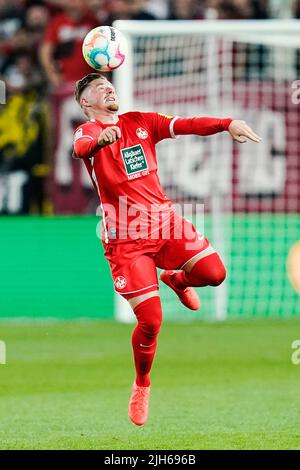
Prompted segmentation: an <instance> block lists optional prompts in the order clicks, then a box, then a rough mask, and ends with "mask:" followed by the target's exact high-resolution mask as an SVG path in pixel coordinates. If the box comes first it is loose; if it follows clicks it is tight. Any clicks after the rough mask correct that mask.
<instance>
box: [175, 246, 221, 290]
mask: <svg viewBox="0 0 300 470" xmlns="http://www.w3.org/2000/svg"><path fill="white" fill-rule="evenodd" d="M225 277H226V270H225V267H224V264H223V263H222V260H221V258H220V256H219V255H218V253H212V254H211V255H208V256H206V257H205V258H202V259H199V261H197V262H196V263H195V264H194V266H193V267H192V269H191V271H190V272H189V273H186V272H185V271H184V270H182V271H179V272H177V273H174V274H172V276H171V279H172V283H173V284H174V286H175V287H176V288H177V289H185V288H186V287H191V286H193V287H204V286H218V285H219V284H221V283H222V282H223V281H224V279H225Z"/></svg>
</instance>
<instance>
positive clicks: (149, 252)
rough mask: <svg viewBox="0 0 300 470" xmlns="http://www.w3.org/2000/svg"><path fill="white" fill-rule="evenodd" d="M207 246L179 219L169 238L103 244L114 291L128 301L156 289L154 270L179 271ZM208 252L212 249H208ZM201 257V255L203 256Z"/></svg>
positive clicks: (204, 241)
mask: <svg viewBox="0 0 300 470" xmlns="http://www.w3.org/2000/svg"><path fill="white" fill-rule="evenodd" d="M209 247H210V244H209V241H208V240H207V238H205V237H204V236H203V235H201V234H199V233H198V232H197V230H196V229H195V227H194V226H193V224H192V223H191V222H190V221H188V220H187V219H184V218H181V217H178V219H177V222H176V224H175V225H174V227H172V228H171V229H170V234H169V236H168V239H166V238H163V237H160V238H158V239H155V240H153V239H146V238H145V239H138V240H126V242H123V243H109V244H107V245H104V248H105V252H104V255H105V257H106V258H107V260H108V261H109V264H110V268H111V274H112V278H113V281H114V287H115V290H116V292H118V293H119V294H121V295H124V297H125V298H127V299H129V298H132V297H135V296H137V295H141V294H145V293H147V292H151V291H153V290H157V289H158V278H157V270H156V268H162V269H174V270H176V269H182V268H183V266H184V265H185V264H186V263H187V262H188V261H189V260H190V259H192V258H193V257H194V256H195V255H197V254H198V253H200V252H202V251H203V252H204V250H207V249H208V248H209ZM208 253H209V254H210V253H211V247H210V248H209V250H208ZM203 255H204V253H203Z"/></svg>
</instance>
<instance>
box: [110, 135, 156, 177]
mask: <svg viewBox="0 0 300 470" xmlns="http://www.w3.org/2000/svg"><path fill="white" fill-rule="evenodd" d="M121 132H122V137H121V138H120V139H119V140H118V141H117V142H116V143H114V144H112V145H109V146H107V147H106V148H105V152H103V154H102V158H101V163H102V165H103V167H105V173H106V174H107V171H108V169H109V171H110V172H111V173H113V174H114V175H115V176H117V177H118V178H117V180H118V181H119V182H120V181H126V180H134V179H136V178H139V177H141V176H146V175H147V174H149V173H150V171H155V170H156V169H157V165H156V157H155V149H154V147H153V145H152V143H151V140H150V138H149V135H148V131H147V130H146V129H143V128H139V127H137V128H136V129H134V128H133V129H130V130H128V129H127V130H126V129H121Z"/></svg>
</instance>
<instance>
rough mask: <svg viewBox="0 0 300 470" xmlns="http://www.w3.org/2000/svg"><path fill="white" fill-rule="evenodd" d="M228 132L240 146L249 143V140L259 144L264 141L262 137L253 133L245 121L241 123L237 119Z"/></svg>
mask: <svg viewBox="0 0 300 470" xmlns="http://www.w3.org/2000/svg"><path fill="white" fill-rule="evenodd" d="M228 132H229V134H230V135H231V137H232V138H233V140H236V142H239V143H240V144H244V143H245V142H247V139H249V140H252V141H253V142H257V143H259V142H261V140H262V139H261V137H259V136H258V135H257V134H255V132H253V130H252V129H251V127H249V126H248V124H247V123H246V122H245V121H239V120H237V119H234V120H233V121H232V122H231V123H230V125H229V127H228Z"/></svg>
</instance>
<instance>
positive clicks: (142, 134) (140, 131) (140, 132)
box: [136, 127, 148, 139]
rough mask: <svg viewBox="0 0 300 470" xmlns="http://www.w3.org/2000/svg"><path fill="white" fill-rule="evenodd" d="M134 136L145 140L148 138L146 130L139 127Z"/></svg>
mask: <svg viewBox="0 0 300 470" xmlns="http://www.w3.org/2000/svg"><path fill="white" fill-rule="evenodd" d="M136 135H137V136H138V137H139V138H140V139H147V137H148V132H147V131H146V129H143V128H142V127H139V128H138V129H137V130H136Z"/></svg>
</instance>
